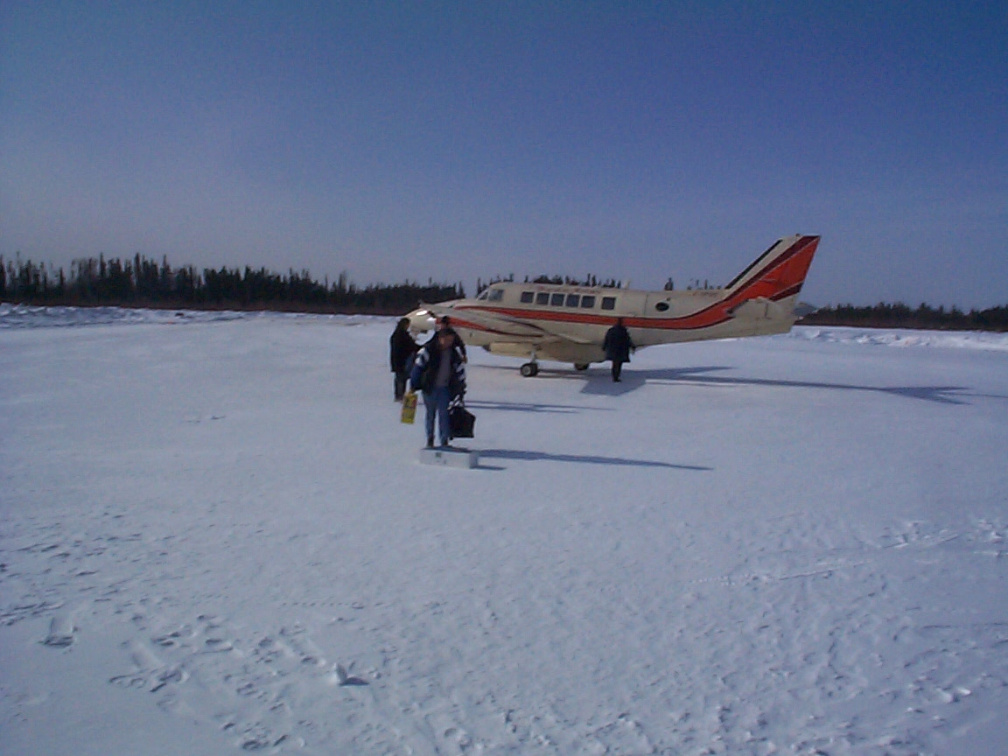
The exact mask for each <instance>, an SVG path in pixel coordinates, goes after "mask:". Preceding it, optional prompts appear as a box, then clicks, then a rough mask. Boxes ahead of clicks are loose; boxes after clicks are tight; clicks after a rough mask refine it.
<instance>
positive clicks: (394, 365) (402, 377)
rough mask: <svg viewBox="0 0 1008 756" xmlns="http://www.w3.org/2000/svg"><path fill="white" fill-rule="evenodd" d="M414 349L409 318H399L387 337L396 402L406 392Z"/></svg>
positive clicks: (415, 348) (415, 346) (415, 349)
mask: <svg viewBox="0 0 1008 756" xmlns="http://www.w3.org/2000/svg"><path fill="white" fill-rule="evenodd" d="M416 351H417V345H416V342H415V341H413V337H412V336H410V332H409V319H408V318H400V319H399V322H398V323H397V324H396V329H395V331H393V332H392V336H391V337H390V338H389V365H390V367H391V369H392V372H393V373H394V374H395V378H394V379H393V381H392V390H393V392H394V395H395V400H396V401H397V402H401V401H402V398H403V394H405V393H406V380H407V379H408V378H409V374H410V370H412V369H413V356H414V355H415V354H416Z"/></svg>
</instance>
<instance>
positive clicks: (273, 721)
mask: <svg viewBox="0 0 1008 756" xmlns="http://www.w3.org/2000/svg"><path fill="white" fill-rule="evenodd" d="M393 324H394V321H393V320H391V319H386V318H347V317H315V316H293V315H241V314H236V313H214V314H209V313H189V312H186V313H175V312H152V311H125V310H113V309H108V310H72V309H32V308H18V307H10V306H0V753H3V754H5V755H7V756H15V755H17V754H47V755H51V756H57V755H59V754H73V755H74V756H81V755H84V754H102V755H103V756H104V755H106V754H139V755H141V756H148V755H153V754H159V755H160V754H165V755H167V754H180V753H185V754H208V755H209V754H221V753H228V752H233V751H236V750H239V749H245V750H261V751H262V752H266V753H290V754H294V753H305V754H343V753H346V754H397V753H403V754H410V753H413V754H454V753H466V754H470V753H472V754H505V753H506V754H535V753H543V754H605V753H611V754H650V753H667V754H708V753H725V754H774V753H781V754H792V753H797V754H879V753H890V754H919V753H924V754H997V753H1003V749H1004V746H1005V743H1008V720H1006V718H1005V715H1006V713H1008V543H1006V537H1008V464H1006V454H1005V449H1006V448H1008V338H1006V337H1005V336H992V335H982V334H942V333H933V332H932V333H918V332H907V331H904V332H897V331H864V330H851V329H830V328H815V329H813V328H797V329H795V330H794V332H793V333H792V334H791V335H789V336H782V337H774V338H767V339H751V340H740V341H728V342H710V343H702V344H690V345H680V346H669V347H657V348H653V349H649V350H644V351H641V352H639V353H638V354H637V355H636V356H635V358H634V361H633V363H632V364H631V365H629V366H627V368H626V370H625V373H624V375H625V380H624V382H623V383H621V384H613V383H611V382H610V381H609V380H608V368H607V366H594V367H593V368H592V369H591V370H590V371H589V372H588V373H587V375H586V374H581V373H575V372H574V371H573V370H572V369H570V368H569V367H567V366H556V365H550V364H546V363H544V365H543V367H544V370H543V372H542V373H541V374H540V376H539V377H537V378H534V379H523V378H521V377H519V375H518V372H517V369H516V368H517V365H518V361H516V360H505V359H499V358H495V357H492V356H490V355H487V354H485V353H484V352H482V351H478V350H471V353H470V365H469V386H470V391H469V396H468V398H469V400H470V402H469V404H470V407H471V409H472V410H473V411H474V412H475V413H476V414H477V416H478V421H477V425H476V431H477V438H476V439H474V441H473V442H472V447H473V448H476V449H479V450H480V452H481V465H480V467H479V468H478V469H476V470H455V469H444V468H438V467H430V466H425V465H420V464H419V463H418V462H417V453H418V448H419V447H420V445H421V443H422V435H423V432H422V429H421V427H420V426H419V425H415V426H404V425H402V424H400V423H399V421H398V405H396V404H394V403H393V401H392V396H391V394H392V381H391V376H390V374H389V373H388V368H387V347H388V336H389V334H390V333H391V330H392V327H393ZM69 326H78V327H69ZM895 346H898V347H903V348H892V347H895ZM421 413H422V410H421Z"/></svg>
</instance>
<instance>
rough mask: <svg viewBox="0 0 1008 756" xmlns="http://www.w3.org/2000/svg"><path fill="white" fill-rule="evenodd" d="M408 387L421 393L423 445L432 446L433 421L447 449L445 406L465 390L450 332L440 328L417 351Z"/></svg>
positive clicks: (459, 352) (461, 365) (459, 353)
mask: <svg viewBox="0 0 1008 756" xmlns="http://www.w3.org/2000/svg"><path fill="white" fill-rule="evenodd" d="M410 385H411V386H412V387H413V389H414V390H416V389H419V390H420V391H422V392H423V398H424V408H425V409H426V411H427V414H426V418H425V423H424V427H425V429H426V431H427V446H428V447H430V446H434V424H435V419H436V420H437V429H438V436H439V440H440V442H441V446H448V444H449V442H450V441H451V423H450V421H449V420H448V404H449V403H450V402H451V400H452V399H454V398H455V397H456V396H462V395H463V394H465V390H466V380H465V358H464V357H463V355H462V350H461V349H460V348H459V346H458V340H457V336H456V334H455V331H454V329H452V328H443V329H441V330H440V331H438V332H437V333H435V334H434V336H433V337H432V338H431V340H430V341H428V342H427V343H426V344H424V345H423V346H422V347H421V348H420V351H418V352H417V355H416V360H415V361H414V362H413V370H412V372H411V373H410Z"/></svg>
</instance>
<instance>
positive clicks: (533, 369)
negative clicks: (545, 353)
mask: <svg viewBox="0 0 1008 756" xmlns="http://www.w3.org/2000/svg"><path fill="white" fill-rule="evenodd" d="M538 372H539V366H538V365H537V364H536V363H534V362H526V363H525V364H524V365H522V366H521V374H522V375H523V376H525V377H526V378H532V377H533V376H535V375H536V374H537V373H538Z"/></svg>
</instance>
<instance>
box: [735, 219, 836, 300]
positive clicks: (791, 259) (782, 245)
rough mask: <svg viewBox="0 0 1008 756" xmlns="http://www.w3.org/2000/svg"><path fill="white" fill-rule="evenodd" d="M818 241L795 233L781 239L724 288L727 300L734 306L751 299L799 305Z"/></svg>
mask: <svg viewBox="0 0 1008 756" xmlns="http://www.w3.org/2000/svg"><path fill="white" fill-rule="evenodd" d="M819 238H820V237H818V236H803V235H801V234H796V235H795V236H788V237H786V238H784V239H779V240H778V241H776V242H775V243H774V244H773V246H771V247H770V249H768V250H767V251H766V252H764V253H763V254H762V255H760V256H759V257H758V258H756V260H755V261H753V263H752V264H751V265H750V266H749V267H748V268H746V269H745V270H743V271H742V272H741V273H739V274H738V275H737V276H736V277H735V279H734V280H733V281H732V282H731V283H730V284H728V286H726V287H725V295H726V299H728V300H729V301H730V302H732V303H733V304H734V305H735V306H738V305H741V304H743V303H744V302H746V301H749V300H752V299H764V300H770V301H771V302H778V303H783V300H791V301H792V302H797V299H796V298H797V296H798V292H800V291H801V287H802V284H804V283H805V276H806V275H808V269H809V265H811V264H812V257H813V256H814V255H815V252H816V248H817V247H818V246H819Z"/></svg>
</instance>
